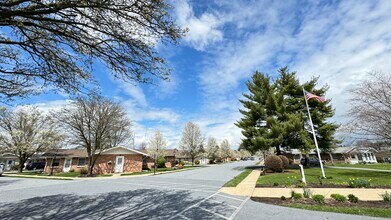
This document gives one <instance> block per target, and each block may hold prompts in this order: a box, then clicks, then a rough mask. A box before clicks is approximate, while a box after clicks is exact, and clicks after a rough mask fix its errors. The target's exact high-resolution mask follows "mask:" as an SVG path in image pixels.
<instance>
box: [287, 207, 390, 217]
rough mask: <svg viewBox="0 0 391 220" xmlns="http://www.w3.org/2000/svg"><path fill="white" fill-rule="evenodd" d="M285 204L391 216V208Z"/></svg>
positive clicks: (314, 208)
mask: <svg viewBox="0 0 391 220" xmlns="http://www.w3.org/2000/svg"><path fill="white" fill-rule="evenodd" d="M287 206H288V207H293V208H300V209H307V210H314V211H324V212H337V213H346V214H353V215H365V216H374V217H384V218H391V209H382V208H364V207H344V206H327V205H309V204H287Z"/></svg>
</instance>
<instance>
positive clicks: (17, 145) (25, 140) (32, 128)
mask: <svg viewBox="0 0 391 220" xmlns="http://www.w3.org/2000/svg"><path fill="white" fill-rule="evenodd" d="M52 125H53V124H52V120H51V118H50V117H49V116H47V115H44V114H43V113H42V112H41V111H39V110H38V109H37V107H35V106H29V107H22V108H21V109H19V110H14V111H10V110H7V109H5V108H3V109H0V148H2V151H5V152H11V153H13V154H15V155H16V156H17V157H18V159H19V166H18V172H19V173H21V172H22V171H23V168H24V163H25V162H26V161H27V160H28V159H29V158H30V157H31V156H33V155H34V154H35V153H41V152H44V151H46V150H49V149H53V148H56V147H58V146H59V144H60V143H61V141H62V140H63V138H64V136H63V135H61V134H59V132H58V131H56V130H55V129H54V126H52Z"/></svg>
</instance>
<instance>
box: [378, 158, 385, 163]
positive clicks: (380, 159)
mask: <svg viewBox="0 0 391 220" xmlns="http://www.w3.org/2000/svg"><path fill="white" fill-rule="evenodd" d="M376 160H377V162H378V163H384V159H383V157H376Z"/></svg>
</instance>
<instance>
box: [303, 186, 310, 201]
mask: <svg viewBox="0 0 391 220" xmlns="http://www.w3.org/2000/svg"><path fill="white" fill-rule="evenodd" d="M311 195H312V192H311V190H310V189H308V188H303V196H304V198H307V199H309V198H311Z"/></svg>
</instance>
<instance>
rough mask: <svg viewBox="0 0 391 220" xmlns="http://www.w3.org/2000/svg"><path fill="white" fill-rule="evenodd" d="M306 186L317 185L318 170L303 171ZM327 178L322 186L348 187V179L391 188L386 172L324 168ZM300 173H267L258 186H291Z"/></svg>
mask: <svg viewBox="0 0 391 220" xmlns="http://www.w3.org/2000/svg"><path fill="white" fill-rule="evenodd" d="M304 173H305V177H306V181H307V184H311V183H312V184H319V180H318V178H319V176H320V175H321V170H320V168H319V167H318V168H309V169H305V170H304ZM325 173H326V176H327V177H332V179H323V180H322V182H323V184H335V185H344V186H348V184H347V181H348V180H349V178H359V179H364V180H369V179H371V181H370V183H371V186H391V178H390V173H387V172H371V171H365V170H345V169H333V168H325ZM300 179H301V175H300V171H299V170H298V169H297V170H288V172H284V173H267V174H266V175H265V176H260V177H259V178H258V180H257V185H258V186H273V184H274V183H278V184H279V186H289V185H293V183H294V181H297V180H300Z"/></svg>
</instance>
